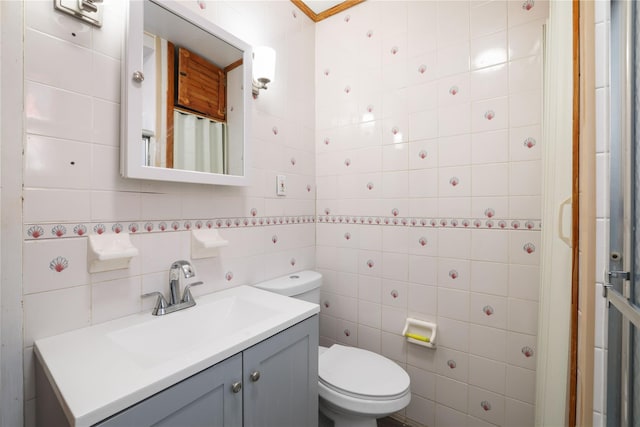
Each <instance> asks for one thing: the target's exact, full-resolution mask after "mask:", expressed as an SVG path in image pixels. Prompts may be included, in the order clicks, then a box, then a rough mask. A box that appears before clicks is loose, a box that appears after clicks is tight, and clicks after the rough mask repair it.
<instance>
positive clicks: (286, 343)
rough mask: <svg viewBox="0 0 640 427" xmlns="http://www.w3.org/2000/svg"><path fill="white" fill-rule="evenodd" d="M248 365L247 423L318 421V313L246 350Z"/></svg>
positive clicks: (297, 426) (299, 425)
mask: <svg viewBox="0 0 640 427" xmlns="http://www.w3.org/2000/svg"><path fill="white" fill-rule="evenodd" d="M243 364H244V368H243V384H244V392H243V393H244V425H245V427H257V426H263V427H311V426H316V425H317V423H318V316H317V315H316V316H313V317H311V318H309V319H307V320H305V321H303V322H301V323H298V324H297V325H294V326H292V327H291V328H289V329H287V330H285V331H282V332H280V333H279V334H277V335H274V336H273V337H271V338H269V339H267V340H265V341H263V342H261V343H259V344H256V345H255V346H253V347H251V348H249V349H247V350H245V351H244V355H243ZM256 373H257V374H256ZM258 375H259V378H257V376H258Z"/></svg>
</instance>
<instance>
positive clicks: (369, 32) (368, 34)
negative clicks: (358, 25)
mask: <svg viewBox="0 0 640 427" xmlns="http://www.w3.org/2000/svg"><path fill="white" fill-rule="evenodd" d="M371 37H373V30H369V31H367V38H368V39H370V38H371Z"/></svg>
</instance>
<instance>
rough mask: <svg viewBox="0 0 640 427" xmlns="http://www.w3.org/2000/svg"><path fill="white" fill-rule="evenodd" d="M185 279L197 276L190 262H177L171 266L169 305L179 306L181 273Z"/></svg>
mask: <svg viewBox="0 0 640 427" xmlns="http://www.w3.org/2000/svg"><path fill="white" fill-rule="evenodd" d="M181 271H182V274H183V275H184V278H185V279H190V278H192V277H193V276H195V275H196V272H195V271H194V270H193V267H192V266H191V264H190V263H189V261H184V260H183V261H176V262H174V263H173V264H171V270H169V293H170V295H169V304H171V305H173V304H179V303H180V302H181V301H180V272H181Z"/></svg>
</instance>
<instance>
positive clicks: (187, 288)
mask: <svg viewBox="0 0 640 427" xmlns="http://www.w3.org/2000/svg"><path fill="white" fill-rule="evenodd" d="M202 284H204V282H193V283H189V284H188V285H187V286H185V287H184V293H183V294H182V302H189V301H193V296H191V287H192V286H200V285H202Z"/></svg>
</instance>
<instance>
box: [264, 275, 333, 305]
mask: <svg viewBox="0 0 640 427" xmlns="http://www.w3.org/2000/svg"><path fill="white" fill-rule="evenodd" d="M321 285H322V274H320V273H318V272H317V271H311V270H304V271H299V272H297V273H292V274H288V275H286V276H282V277H278V278H276V279H272V280H267V281H266V282H260V283H256V284H255V285H254V286H255V287H256V288H259V289H264V290H265V291H269V292H275V293H277V294H280V295H284V296H287V297H293V298H297V299H301V300H304V301H308V302H312V303H315V304H320V286H321Z"/></svg>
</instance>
